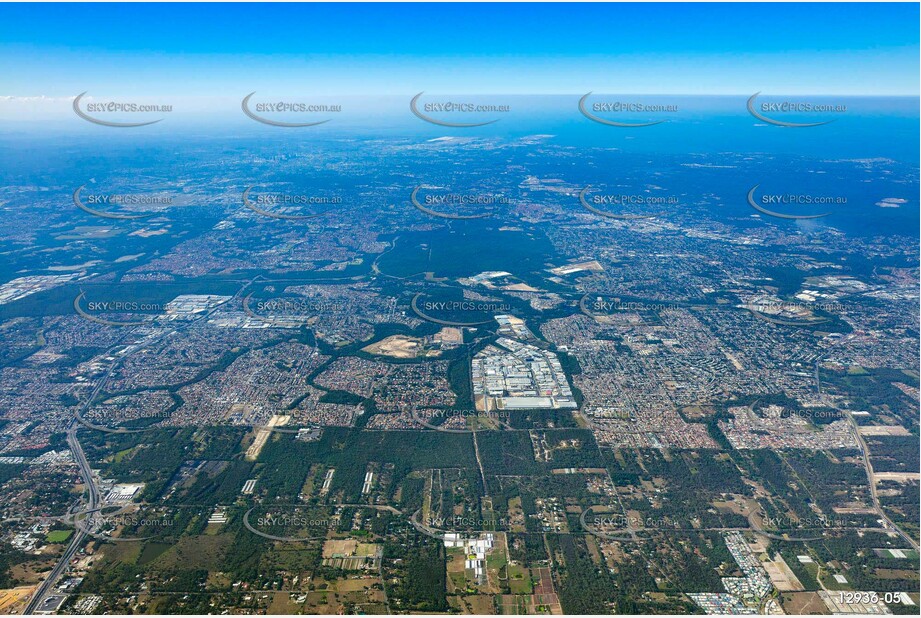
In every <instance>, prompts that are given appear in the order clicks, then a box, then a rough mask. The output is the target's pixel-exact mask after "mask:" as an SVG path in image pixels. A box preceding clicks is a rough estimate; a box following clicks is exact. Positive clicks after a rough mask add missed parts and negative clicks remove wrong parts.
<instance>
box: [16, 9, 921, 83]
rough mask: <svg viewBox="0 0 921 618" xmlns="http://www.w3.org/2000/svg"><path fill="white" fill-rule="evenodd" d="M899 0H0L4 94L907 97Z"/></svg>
mask: <svg viewBox="0 0 921 618" xmlns="http://www.w3.org/2000/svg"><path fill="white" fill-rule="evenodd" d="M918 23H919V6H918V4H914V3H899V4H877V3H873V4H862V3H840V4H728V3H719V4H687V3H677V4H594V3H592V4H528V5H524V4H514V3H512V4H412V3H410V4H364V5H350V4H309V5H293V4H274V5H269V4H221V5H216V4H178V5H169V6H167V5H163V4H144V5H142V4H95V5H78V4H70V3H68V4H17V5H11V4H0V98H2V97H6V100H7V101H10V100H11V99H10V98H11V97H12V98H13V99H15V98H18V97H50V98H54V97H73V96H74V95H76V94H79V93H81V92H84V91H91V92H94V93H100V94H102V93H106V94H109V95H116V94H117V95H156V96H165V97H173V98H175V97H184V96H187V97H208V96H224V95H226V96H233V97H237V98H239V96H241V94H243V95H245V94H246V93H248V92H252V91H256V90H258V91H263V92H264V91H273V92H282V91H284V92H289V91H290V92H299V93H302V92H310V93H314V94H326V95H368V94H372V95H406V94H410V95H411V94H415V93H416V92H419V91H422V90H425V91H427V92H444V93H465V94H573V93H579V94H581V93H585V92H588V91H595V92H611V93H630V94H751V93H754V92H757V91H763V92H771V93H777V94H829V95H913V96H917V95H918V93H919V31H918Z"/></svg>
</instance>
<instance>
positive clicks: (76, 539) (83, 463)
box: [23, 277, 258, 614]
mask: <svg viewBox="0 0 921 618" xmlns="http://www.w3.org/2000/svg"><path fill="white" fill-rule="evenodd" d="M257 279H258V277H257V278H255V279H253V280H250V281H248V282H247V283H246V284H245V285H244V286H243V287H242V288H241V289H240V291H238V292H237V293H236V294H235V295H234V297H233V298H236V297H238V296H240V295H241V294H243V292H244V291H245V290H246V289H247V288H248V287H249V286H250V285H252V284H253V283H254V282H255V281H256V280H257ZM229 300H230V299H228V300H227V301H224V302H222V303H219V304H217V305H215V306H214V307H212V308H210V309H209V310H208V311H206V312H205V313H203V314H202V315H201V316H198V317H197V318H195V319H192V320H190V321H188V322H186V323H184V324H182V325H181V326H179V327H176V328H173V329H170V330H167V331H164V332H163V333H162V334H160V335H159V336H158V337H155V338H154V339H153V340H151V341H150V342H149V343H148V344H147V345H150V344H151V343H153V342H155V341H160V340H162V339H163V338H165V337H167V336H169V335H172V334H173V333H175V332H177V331H179V330H182V329H183V328H188V327H189V326H191V325H192V324H194V323H197V322H199V321H201V320H207V319H208V317H209V316H210V315H211V314H212V313H214V312H215V311H217V310H218V308H219V307H222V306H223V305H225V304H226V303H227V302H229ZM135 351H136V350H135ZM117 365H118V363H112V364H111V365H110V366H109V369H108V371H107V372H106V374H105V375H104V376H103V377H102V379H101V380H99V382H98V383H97V384H96V386H95V387H94V388H93V391H92V393H90V395H89V397H87V398H86V402H85V403H84V404H83V406H81V408H80V409H78V410H77V412H76V414H75V415H74V420H73V422H72V423H71V425H70V428H69V429H68V430H67V446H68V447H69V448H70V451H71V453H72V454H73V457H74V462H76V464H77V465H78V466H79V467H80V475H81V476H82V477H83V482H84V484H85V486H86V496H87V499H86V505H85V506H84V508H83V512H84V513H91V512H95V510H96V509H98V508H99V505H100V503H101V499H100V495H99V488H98V487H97V486H96V481H95V479H94V478H93V471H92V469H91V468H90V463H89V461H88V460H87V458H86V453H84V452H83V447H82V446H80V441H79V440H78V439H77V431H78V430H79V429H80V427H81V425H84V424H85V425H86V426H87V427H88V428H90V429H100V428H99V427H97V426H95V425H93V424H91V423H89V422H87V421H84V419H83V414H84V413H86V412H87V411H88V410H89V408H90V406H92V405H93V402H94V401H96V398H97V396H98V395H99V393H100V392H101V391H102V389H103V387H104V386H105V385H106V383H107V382H108V381H109V378H111V377H112V374H113V373H115V368H116V366H117ZM127 431H131V430H127ZM114 432H115V433H122V432H126V430H114ZM78 510H79V509H78ZM90 518H92V515H90ZM74 528H75V529H74V534H73V536H72V537H71V540H70V544H69V545H68V546H67V549H65V550H64V553H63V554H61V557H60V559H59V560H58V562H57V563H56V564H55V565H54V568H53V569H51V571H50V572H49V573H48V577H46V578H45V581H43V582H42V583H41V585H40V586H39V587H38V589H37V590H36V591H35V594H34V595H33V596H32V599H31V600H30V601H29V604H28V605H27V606H26V608H25V610H24V611H23V613H24V614H34V613H35V609H36V608H37V607H39V606H40V605H41V603H42V602H43V601H44V600H45V599H46V598H48V597H49V596H51V595H50V594H49V592H50V591H52V590H53V589H54V586H55V585H56V584H57V582H58V580H59V579H60V577H61V575H62V574H63V573H64V572H65V571H66V570H67V566H68V565H69V564H70V561H71V559H72V558H73V557H74V554H76V553H77V550H79V549H80V547H81V545H82V544H83V541H84V540H85V539H86V536H87V534H86V528H87V526H81V525H75V526H74Z"/></svg>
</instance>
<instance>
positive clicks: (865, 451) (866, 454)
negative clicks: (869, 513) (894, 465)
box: [845, 413, 918, 551]
mask: <svg viewBox="0 0 921 618" xmlns="http://www.w3.org/2000/svg"><path fill="white" fill-rule="evenodd" d="M845 414H847V419H848V420H849V421H850V423H851V427H852V428H853V429H854V435H855V436H856V437H857V444H858V445H860V451H861V454H862V455H863V465H864V467H865V468H866V469H867V483H868V484H869V485H870V497H871V498H872V499H873V506H874V507H875V508H876V512H877V513H878V514H879V517H880V519H882V520H883V521H884V522H885V523H886V526H887V527H889V528H892V530H893V531H894V532H896V533H898V535H899V536H900V537H902V540H903V541H905V542H906V543H908V544H909V545H910V546H911V547H912V548H913V549H914V550H915V551H918V544H917V543H916V542H915V540H914V539H913V538H911V537H910V536H908V534H907V533H906V532H905V531H904V530H902V529H901V528H899V527H898V526H896V525H895V524H894V523H893V522H892V520H891V519H889V516H888V515H886V512H885V511H884V510H883V507H882V505H881V504H880V503H879V494H878V493H877V491H876V477H875V476H874V474H873V464H872V463H871V462H870V448H869V447H868V446H867V443H866V442H865V441H864V439H863V435H861V433H860V427H859V426H858V425H857V421H856V420H854V417H853V416H852V415H851V414H848V413H845Z"/></svg>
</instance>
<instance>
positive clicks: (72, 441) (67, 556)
mask: <svg viewBox="0 0 921 618" xmlns="http://www.w3.org/2000/svg"><path fill="white" fill-rule="evenodd" d="M79 427H80V424H79V423H77V422H76V421H74V423H73V424H72V425H71V427H70V429H68V430H67V445H68V446H69V447H70V450H71V452H72V453H73V455H74V461H76V462H77V465H78V466H80V475H81V476H82V477H83V482H84V483H85V485H86V493H87V501H86V510H93V509H95V508H96V507H97V505H98V504H99V489H98V488H97V487H96V483H95V481H94V480H93V472H92V470H91V469H90V464H89V461H87V459H86V454H85V453H84V452H83V447H81V446H80V442H79V441H78V440H77V429H78V428H79ZM85 538H86V532H84V531H83V529H82V528H81V527H80V526H76V529H75V530H74V534H73V536H72V537H71V539H70V544H69V545H68V546H67V549H65V550H64V553H63V554H62V555H61V558H60V559H59V560H58V562H57V564H55V565H54V568H53V569H51V572H50V573H48V577H46V578H45V581H43V582H42V584H41V586H39V587H38V590H36V591H35V594H34V595H33V596H32V600H31V601H29V604H28V605H27V606H26V609H25V611H24V612H23V613H24V614H34V613H35V608H36V607H38V606H39V605H40V604H41V603H42V601H44V600H45V598H47V597H48V593H49V591H51V590H52V589H53V588H54V586H55V584H57V581H58V579H59V578H60V577H61V575H62V574H63V573H64V571H65V570H66V569H67V566H68V565H69V564H70V561H71V559H72V558H73V557H74V554H76V553H77V550H78V549H80V547H81V546H82V545H83V540H84V539H85Z"/></svg>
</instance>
